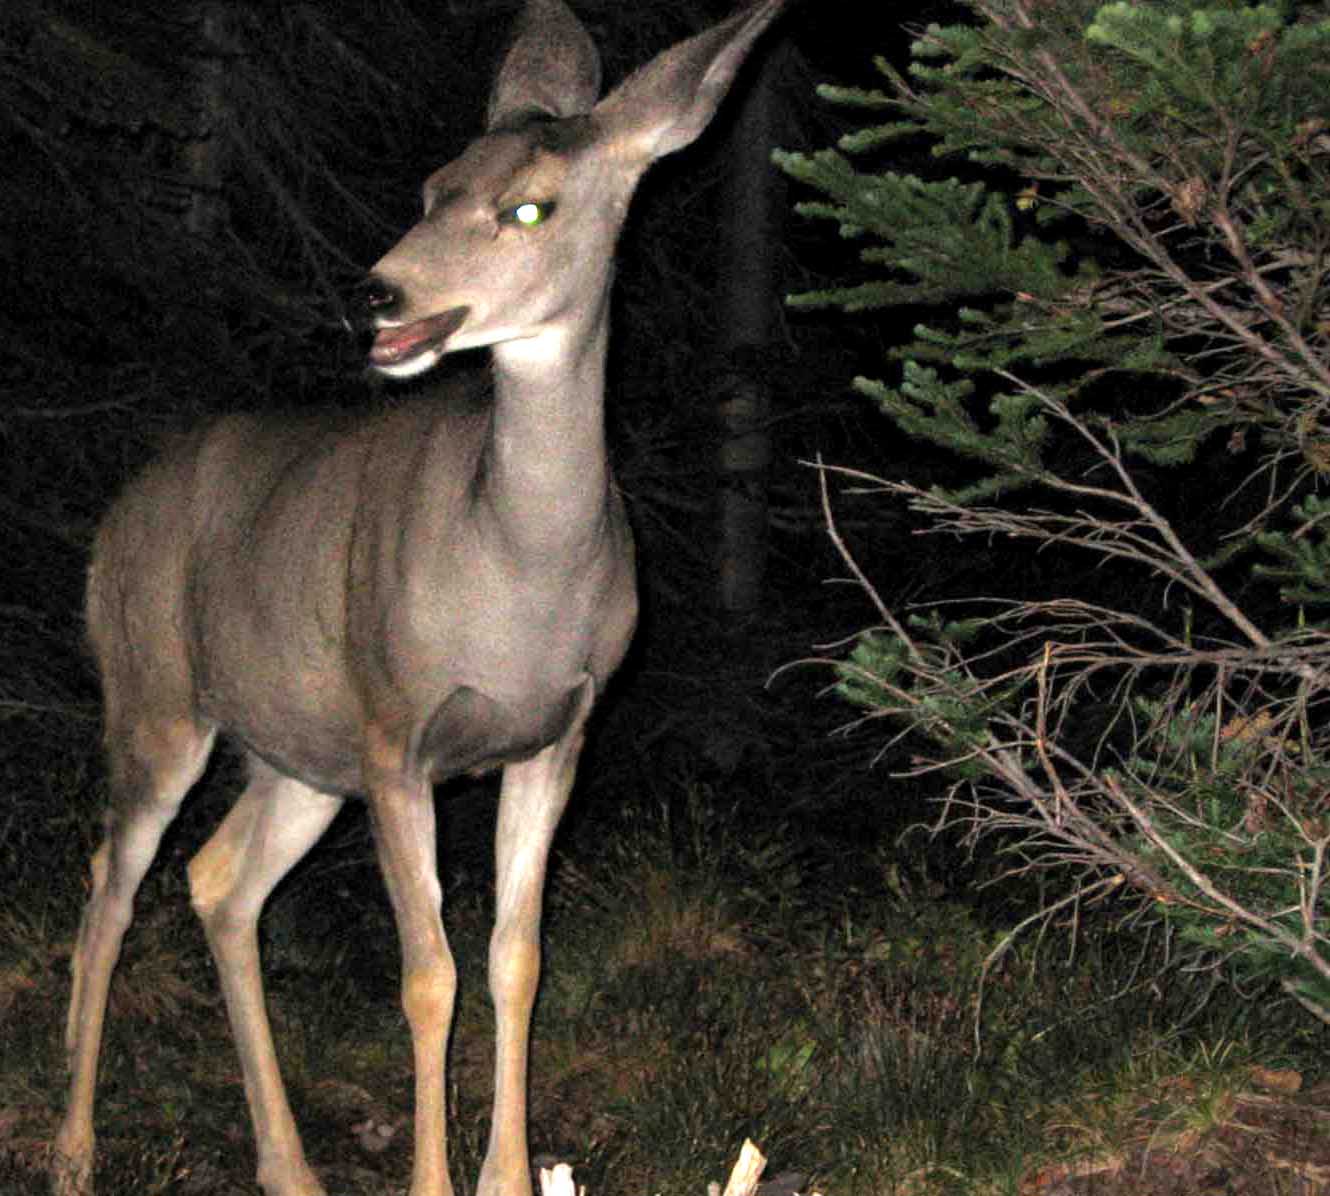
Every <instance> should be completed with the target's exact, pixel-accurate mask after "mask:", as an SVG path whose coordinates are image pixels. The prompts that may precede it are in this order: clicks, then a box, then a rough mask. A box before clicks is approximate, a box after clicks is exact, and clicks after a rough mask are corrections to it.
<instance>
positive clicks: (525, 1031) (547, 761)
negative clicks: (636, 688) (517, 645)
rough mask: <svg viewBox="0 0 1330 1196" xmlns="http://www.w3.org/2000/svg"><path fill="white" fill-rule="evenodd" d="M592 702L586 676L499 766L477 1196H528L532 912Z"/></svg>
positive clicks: (536, 941)
mask: <svg viewBox="0 0 1330 1196" xmlns="http://www.w3.org/2000/svg"><path fill="white" fill-rule="evenodd" d="M594 700H595V684H594V682H592V681H591V679H590V678H588V679H587V680H586V681H585V682H584V684H583V686H582V692H581V693H580V694H579V695H578V696H577V698H576V703H577V704H576V707H575V710H574V713H573V718H572V721H571V723H570V724H569V726H568V729H567V730H566V731H565V732H564V734H563V736H562V737H561V738H560V739H558V740H557V741H556V742H555V743H552V744H551V745H550V746H549V747H547V748H545V749H544V751H542V752H540V753H539V754H538V755H536V756H534V757H532V758H531V759H530V760H526V761H523V762H522V763H520V764H510V765H508V767H507V768H505V769H504V772H503V786H502V789H501V792H500V796H499V821H498V827H497V829H496V831H495V863H496V871H495V885H496V898H497V901H496V909H495V921H494V933H493V936H492V937H491V939H490V958H489V982H490V994H491V996H492V998H493V1001H494V1018H495V1033H496V1042H495V1060H494V1119H493V1121H492V1122H491V1124H490V1139H489V1147H488V1149H487V1150H486V1152H485V1162H484V1165H483V1166H482V1168H481V1171H480V1183H479V1186H478V1188H477V1194H478V1196H529V1194H530V1192H531V1162H530V1155H529V1152H528V1149H527V1131H526V1096H527V1054H528V1047H529V1043H530V1035H531V1010H532V1007H533V1005H534V1003H535V999H536V987H537V985H538V983H539V981H540V917H541V905H542V899H543V894H544V889H545V869H546V865H547V863H548V860H549V851H550V844H551V843H552V842H553V839H554V832H555V830H556V829H557V827H558V825H559V819H560V818H561V817H562V816H563V811H564V807H565V806H567V804H568V795H569V793H570V792H571V791H572V787H573V776H574V773H575V771H576V769H577V758H578V756H579V755H580V754H581V750H582V740H583V729H584V727H585V724H586V719H587V715H588V714H589V713H590V712H591V706H592V703H593V701H594Z"/></svg>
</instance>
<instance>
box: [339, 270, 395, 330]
mask: <svg viewBox="0 0 1330 1196" xmlns="http://www.w3.org/2000/svg"><path fill="white" fill-rule="evenodd" d="M401 300H402V296H401V292H400V291H398V290H397V288H396V287H394V286H393V285H392V283H390V282H388V281H387V280H386V279H383V278H380V277H379V276H378V275H377V274H370V275H367V276H366V277H365V279H364V280H363V281H362V282H360V283H359V284H358V285H357V286H356V287H355V289H354V290H353V291H352V292H351V296H350V302H349V304H348V307H349V309H350V315H351V321H352V323H353V324H354V325H355V326H356V327H357V328H372V327H374V325H375V324H376V323H377V322H378V321H379V320H380V319H381V318H383V317H386V316H391V315H392V313H393V312H394V311H395V310H396V308H397V307H398V306H399V304H400V303H401Z"/></svg>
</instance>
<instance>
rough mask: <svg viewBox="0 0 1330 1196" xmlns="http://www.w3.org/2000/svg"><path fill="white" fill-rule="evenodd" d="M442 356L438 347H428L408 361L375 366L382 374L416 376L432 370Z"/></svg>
mask: <svg viewBox="0 0 1330 1196" xmlns="http://www.w3.org/2000/svg"><path fill="white" fill-rule="evenodd" d="M442 356H443V354H442V353H441V352H440V351H439V350H438V349H426V350H425V352H423V353H421V354H419V355H418V356H416V357H412V358H411V359H410V360H408V361H402V362H399V363H398V364H397V365H376V366H375V367H374V368H375V369H376V370H378V372H379V373H380V374H387V376H388V377H389V378H414V377H415V376H416V375H417V374H423V373H424V372H425V371H426V370H432V369H433V368H434V367H435V366H436V365H437V364H438V361H439V358H440V357H442Z"/></svg>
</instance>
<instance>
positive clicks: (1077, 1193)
mask: <svg viewBox="0 0 1330 1196" xmlns="http://www.w3.org/2000/svg"><path fill="white" fill-rule="evenodd" d="M1262 1074H1264V1075H1272V1074H1273V1075H1276V1076H1279V1075H1287V1074H1289V1073H1262ZM1190 1112H1191V1115H1190V1116H1184V1115H1182V1114H1180V1113H1178V1112H1175V1113H1174V1115H1173V1116H1171V1117H1169V1118H1166V1119H1164V1120H1159V1119H1157V1118H1155V1117H1152V1116H1149V1115H1148V1114H1147V1115H1144V1116H1143V1117H1142V1119H1141V1126H1142V1128H1141V1132H1140V1134H1139V1135H1137V1138H1138V1140H1137V1141H1136V1142H1134V1143H1133V1144H1132V1145H1130V1146H1128V1147H1127V1148H1126V1149H1124V1150H1121V1151H1106V1152H1100V1153H1098V1154H1087V1155H1085V1156H1083V1157H1080V1158H1077V1159H1074V1160H1071V1161H1064V1162H1057V1163H1051V1164H1047V1165H1045V1166H1043V1167H1040V1168H1039V1169H1038V1170H1037V1171H1034V1172H1033V1173H1031V1174H1030V1175H1029V1176H1027V1177H1026V1178H1025V1179H1024V1180H1023V1181H1022V1183H1021V1189H1020V1190H1021V1192H1022V1193H1028V1194H1029V1196H1201V1194H1207V1196H1208V1194H1210V1193H1213V1194H1214V1196H1313V1194H1316V1196H1319V1194H1323V1193H1330V1085H1325V1086H1321V1087H1319V1088H1317V1089H1314V1090H1312V1091H1309V1092H1306V1093H1302V1094H1289V1093H1271V1092H1260V1091H1251V1092H1245V1091H1244V1092H1236V1093H1231V1094H1225V1095H1224V1096H1223V1097H1221V1098H1220V1100H1219V1102H1218V1104H1217V1105H1216V1104H1212V1105H1211V1107H1210V1108H1208V1109H1207V1110H1205V1111H1204V1114H1203V1116H1202V1114H1201V1112H1200V1111H1199V1110H1196V1109H1192V1110H1191V1111H1190Z"/></svg>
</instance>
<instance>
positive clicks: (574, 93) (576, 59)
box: [485, 0, 600, 129]
mask: <svg viewBox="0 0 1330 1196" xmlns="http://www.w3.org/2000/svg"><path fill="white" fill-rule="evenodd" d="M599 96H600V54H599V53H598V52H597V50H596V44H595V43H594V42H593V41H592V40H591V35H590V34H589V33H587V31H586V30H585V29H584V28H583V27H582V23H581V21H579V20H578V19H577V18H576V17H575V16H574V15H573V13H572V11H571V10H570V9H569V7H568V6H567V5H566V4H564V3H563V0H527V5H526V8H525V10H524V11H523V13H522V16H521V18H520V19H519V20H518V22H517V27H516V30H515V32H514V36H513V41H512V45H511V46H510V47H509V48H508V53H507V55H506V56H505V57H504V60H503V65H502V66H500V67H499V72H498V74H497V75H496V76H495V79H494V87H493V89H492V90H491V92H490V101H489V110H488V112H487V113H486V119H485V127H486V128H487V129H494V128H496V127H497V126H499V125H502V124H504V123H507V122H509V121H511V120H512V119H513V118H515V117H518V116H521V115H522V114H530V113H532V112H544V113H547V114H548V115H550V116H576V115H579V114H581V113H584V112H590V111H591V108H592V106H593V105H594V104H595V102H596V100H597V99H598V98H599Z"/></svg>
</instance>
